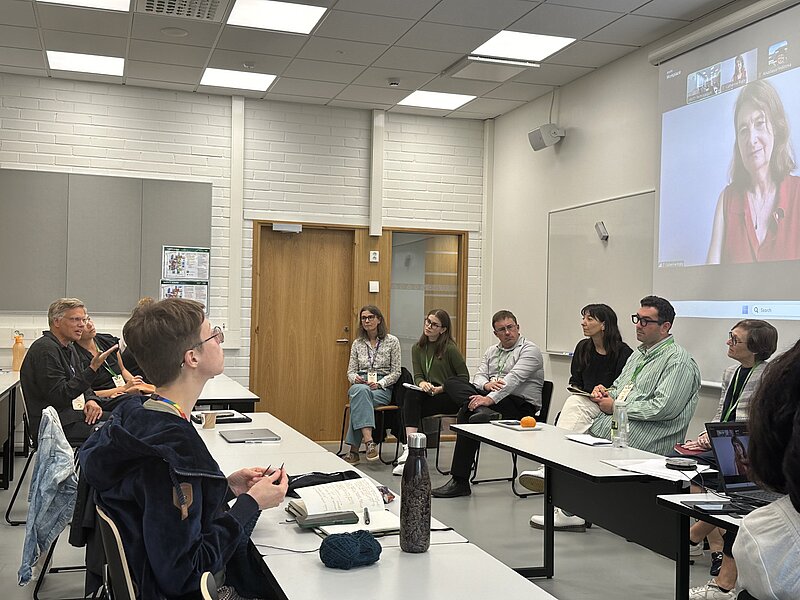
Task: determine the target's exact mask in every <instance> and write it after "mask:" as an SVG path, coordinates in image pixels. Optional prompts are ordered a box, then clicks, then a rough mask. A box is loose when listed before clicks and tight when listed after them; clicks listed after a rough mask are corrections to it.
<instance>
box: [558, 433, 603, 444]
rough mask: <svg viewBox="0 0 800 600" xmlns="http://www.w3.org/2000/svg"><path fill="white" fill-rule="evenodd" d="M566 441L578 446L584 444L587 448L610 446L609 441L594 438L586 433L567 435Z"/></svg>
mask: <svg viewBox="0 0 800 600" xmlns="http://www.w3.org/2000/svg"><path fill="white" fill-rule="evenodd" d="M564 437H566V438H567V439H568V440H572V441H573V442H578V443H579V444H586V445H587V446H610V445H611V440H607V439H606V438H599V437H594V436H593V435H589V434H588V433H568V434H567V435H566V436H564Z"/></svg>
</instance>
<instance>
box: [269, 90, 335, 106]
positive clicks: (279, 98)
mask: <svg viewBox="0 0 800 600" xmlns="http://www.w3.org/2000/svg"><path fill="white" fill-rule="evenodd" d="M264 100H273V101H275V102H294V103H297V102H302V103H303V104H327V103H328V99H327V98H312V97H311V96H290V95H288V94H273V93H272V92H269V93H268V94H267V95H266V96H264Z"/></svg>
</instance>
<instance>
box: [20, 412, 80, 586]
mask: <svg viewBox="0 0 800 600" xmlns="http://www.w3.org/2000/svg"><path fill="white" fill-rule="evenodd" d="M77 494H78V477H77V475H76V474H75V459H74V455H73V452H72V447H71V446H70V445H69V442H68V441H67V438H66V436H65V435H64V430H63V429H62V428H61V421H60V420H59V418H58V413H57V412H56V410H55V409H54V408H53V407H52V406H48V407H47V408H45V409H44V410H43V411H42V422H41V425H40V426H39V447H38V449H37V450H36V465H35V466H34V468H33V475H32V476H31V487H30V492H29V493H28V503H29V505H28V520H27V524H26V526H25V545H24V546H23V548H22V564H21V565H20V567H19V572H18V576H19V585H26V584H28V583H29V582H30V580H31V576H32V568H33V565H35V564H36V561H37V560H39V555H40V553H42V552H46V551H47V550H48V549H49V548H50V545H51V544H52V543H53V542H55V540H56V538H57V537H58V536H59V534H60V533H61V532H62V531H63V530H64V528H65V527H66V526H67V523H69V520H70V519H71V518H72V512H73V511H74V509H75V498H76V497H77Z"/></svg>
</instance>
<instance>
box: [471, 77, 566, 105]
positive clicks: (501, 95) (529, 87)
mask: <svg viewBox="0 0 800 600" xmlns="http://www.w3.org/2000/svg"><path fill="white" fill-rule="evenodd" d="M551 91H553V86H550V85H534V84H530V83H517V82H516V81H510V82H507V83H504V84H503V85H501V86H499V87H496V88H495V89H493V90H492V91H491V92H488V93H486V94H483V97H484V98H496V99H498V100H523V101H525V102H530V101H531V100H535V99H536V98H538V97H539V96H544V95H545V94H549V93H550V92H551Z"/></svg>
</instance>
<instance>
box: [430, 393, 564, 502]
mask: <svg viewBox="0 0 800 600" xmlns="http://www.w3.org/2000/svg"><path fill="white" fill-rule="evenodd" d="M552 398H553V382H552V381H547V380H545V382H544V384H543V385H542V406H541V408H540V409H539V412H538V413H537V414H536V415H535V417H536V420H537V422H539V423H546V422H547V416H548V414H549V413H550V401H551V400H552ZM480 457H481V449H480V446H478V452H477V453H476V454H475V464H474V465H473V466H472V479H470V483H475V484H478V483H490V482H493V481H510V482H511V491H512V492H514V495H515V496H517V497H519V498H527V497H528V496H533V495H534V492H531V493H530V494H521V493H520V492H518V491H517V475H518V474H519V471H518V469H517V454H516V452H512V453H511V477H495V478H492V479H477V477H478V460H480ZM437 461H438V456H437Z"/></svg>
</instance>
